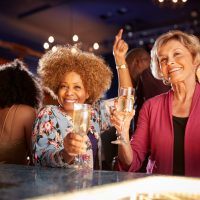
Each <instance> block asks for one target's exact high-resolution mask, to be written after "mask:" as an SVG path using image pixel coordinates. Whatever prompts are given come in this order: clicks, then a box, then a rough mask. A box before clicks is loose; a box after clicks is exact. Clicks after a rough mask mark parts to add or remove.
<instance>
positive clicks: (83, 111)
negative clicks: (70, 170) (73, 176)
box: [73, 103, 91, 168]
mask: <svg viewBox="0 0 200 200" xmlns="http://www.w3.org/2000/svg"><path fill="white" fill-rule="evenodd" d="M90 119H91V105H89V104H81V103H74V111H73V133H75V134H78V135H81V136H84V135H87V133H88V129H89V127H90ZM74 165H75V166H76V167H77V168H85V167H87V165H86V163H85V162H84V160H83V159H82V156H81V155H78V157H77V159H75V163H74Z"/></svg>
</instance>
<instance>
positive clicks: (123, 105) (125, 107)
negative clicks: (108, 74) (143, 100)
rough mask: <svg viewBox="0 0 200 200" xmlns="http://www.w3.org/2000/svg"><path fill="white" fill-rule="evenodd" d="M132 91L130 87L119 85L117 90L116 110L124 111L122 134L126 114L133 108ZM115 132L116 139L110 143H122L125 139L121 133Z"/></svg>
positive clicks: (133, 91)
mask: <svg viewBox="0 0 200 200" xmlns="http://www.w3.org/2000/svg"><path fill="white" fill-rule="evenodd" d="M134 93H135V90H134V88H132V87H121V88H120V90H119V97H118V101H117V111H119V112H123V113H124V118H123V123H122V134H123V133H124V130H123V128H124V123H125V121H126V116H127V114H128V113H129V112H131V111H132V110H133V105H134ZM116 134H117V140H115V141H112V142H111V143H112V144H122V143H125V140H124V138H123V136H122V135H121V134H118V133H117V132H116Z"/></svg>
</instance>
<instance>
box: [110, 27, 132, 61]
mask: <svg viewBox="0 0 200 200" xmlns="http://www.w3.org/2000/svg"><path fill="white" fill-rule="evenodd" d="M122 33H123V29H120V31H119V32H118V34H117V35H116V36H115V42H114V45H113V55H114V57H115V63H116V65H123V64H125V63H126V61H125V57H126V53H127V51H128V44H127V43H126V42H125V41H124V40H123V39H122Z"/></svg>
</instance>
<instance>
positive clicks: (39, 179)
mask: <svg viewBox="0 0 200 200" xmlns="http://www.w3.org/2000/svg"><path fill="white" fill-rule="evenodd" d="M145 176H147V175H145V174H141V173H128V172H117V171H92V170H77V169H62V168H45V167H34V166H22V165H7V164H0V199H9V200H10V199H31V198H37V197H40V196H44V195H51V194H57V193H63V192H64V193H71V192H75V191H80V190H82V189H86V188H87V189H88V188H91V187H94V186H100V185H106V184H110V183H116V182H123V181H127V180H134V179H138V178H141V177H145Z"/></svg>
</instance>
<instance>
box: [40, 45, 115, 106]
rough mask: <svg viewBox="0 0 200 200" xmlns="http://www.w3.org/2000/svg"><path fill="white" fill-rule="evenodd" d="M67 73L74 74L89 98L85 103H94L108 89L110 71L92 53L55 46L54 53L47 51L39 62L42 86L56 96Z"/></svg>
mask: <svg viewBox="0 0 200 200" xmlns="http://www.w3.org/2000/svg"><path fill="white" fill-rule="evenodd" d="M67 72H76V73H77V74H79V75H80V77H81V80H82V81H83V85H84V87H85V89H86V91H87V92H88V94H89V98H88V99H87V102H86V103H91V104H92V103H94V102H95V101H96V100H98V99H99V98H100V97H101V96H102V95H103V94H104V92H106V90H108V89H109V88H110V85H111V79H112V71H111V69H110V67H109V66H108V65H107V64H106V63H105V61H104V59H102V58H101V57H100V56H96V55H94V54H93V53H89V52H85V51H81V50H80V49H78V48H77V47H75V46H70V45H68V46H56V51H52V50H50V51H48V52H47V53H45V54H44V55H43V57H42V58H41V59H40V60H39V67H38V74H39V76H40V77H41V79H42V81H43V85H44V86H45V87H48V88H49V89H51V90H52V91H53V92H54V94H55V95H56V96H57V92H58V88H59V84H60V80H61V79H62V77H63V75H64V74H65V73H67Z"/></svg>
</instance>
